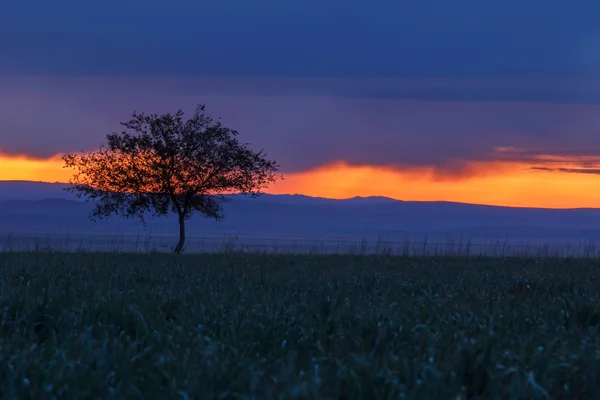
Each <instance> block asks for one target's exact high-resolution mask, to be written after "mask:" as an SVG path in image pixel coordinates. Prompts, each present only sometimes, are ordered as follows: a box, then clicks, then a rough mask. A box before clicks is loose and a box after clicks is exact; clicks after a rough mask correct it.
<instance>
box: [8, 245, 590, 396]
mask: <svg viewBox="0 0 600 400" xmlns="http://www.w3.org/2000/svg"><path fill="white" fill-rule="evenodd" d="M599 268H600V262H599V261H598V260H597V259H591V258H590V259H583V258H582V259H573V258H564V257H561V258H552V257H547V258H539V257H537V258H536V257H528V258H515V257H496V258H492V257H402V256H390V255H316V254H306V255H291V254H258V253H217V254H190V255H181V256H176V255H171V254H160V253H157V254H140V253H137V254H134V253H100V252H98V253H93V252H81V253H76V252H71V253H61V252H54V251H42V250H40V251H31V252H16V251H9V252H0V312H2V327H1V329H0V334H1V336H0V388H1V389H0V391H1V393H0V397H2V398H7V399H13V398H19V399H56V398H59V399H67V400H68V399H97V398H106V399H109V398H113V399H124V398H143V399H301V398H303V399H476V398H485V399H507V398H518V399H587V398H595V396H597V394H598V393H600V380H599V379H598V376H600V343H599V339H600V334H599V329H600V309H599V305H600V274H599V273H598V271H599Z"/></svg>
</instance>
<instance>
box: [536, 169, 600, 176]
mask: <svg viewBox="0 0 600 400" xmlns="http://www.w3.org/2000/svg"><path fill="white" fill-rule="evenodd" d="M530 170H532V171H546V172H566V173H569V174H593V175H600V168H548V167H531V168H530Z"/></svg>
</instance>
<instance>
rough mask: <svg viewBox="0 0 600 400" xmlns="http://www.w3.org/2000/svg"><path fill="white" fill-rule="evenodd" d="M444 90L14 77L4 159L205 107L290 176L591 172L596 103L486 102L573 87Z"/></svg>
mask: <svg viewBox="0 0 600 400" xmlns="http://www.w3.org/2000/svg"><path fill="white" fill-rule="evenodd" d="M440 82H441V83H443V84H440V85H441V86H442V87H444V90H442V91H441V92H436V90H435V89H434V88H435V85H434V84H433V83H432V82H431V81H425V82H423V81H419V80H416V81H411V80H394V79H390V81H389V86H390V87H392V88H393V91H394V93H395V95H393V96H388V97H383V98H377V97H374V96H373V95H369V94H367V95H365V93H375V92H376V91H377V90H379V89H380V88H384V87H385V86H386V84H385V83H386V82H385V80H373V79H354V80H339V79H337V80H336V79H331V80H328V79H315V80H313V79H290V80H285V79H249V78H235V79H234V78H231V79H229V78H215V79H212V78H203V79H199V78H194V79H192V78H180V79H175V78H66V77H63V78H60V77H48V78H43V77H37V78H29V77H10V78H5V79H0V88H1V89H0V103H1V104H2V105H3V107H1V108H0V149H2V150H3V151H5V152H7V153H11V154H19V153H25V154H28V155H31V156H35V157H48V156H51V155H53V154H57V153H64V152H71V151H79V150H87V149H91V148H95V147H96V146H97V145H98V144H100V143H101V142H102V141H103V139H104V137H105V135H106V134H108V133H111V132H113V131H115V130H120V129H121V126H120V125H119V121H124V120H126V119H128V118H129V116H130V115H131V112H132V111H133V110H138V111H143V112H147V113H148V112H157V113H163V112H174V111H176V110H177V109H179V108H183V109H184V110H185V111H186V112H192V111H193V109H194V108H195V106H196V104H197V103H204V104H207V110H208V111H209V112H210V113H212V114H213V115H215V116H219V117H222V121H223V122H224V123H225V124H226V125H227V126H230V127H231V128H234V129H237V130H238V131H240V134H241V136H240V137H241V139H242V140H243V141H246V142H250V143H251V144H252V146H254V147H258V148H264V149H265V150H266V151H267V152H268V154H269V156H271V157H273V158H274V159H276V160H277V161H279V162H280V163H281V165H282V167H283V169H284V171H285V172H287V173H290V172H298V171H305V170H309V169H312V168H316V167H318V166H322V165H327V164H331V163H333V162H339V161H343V162H346V163H349V164H351V165H357V166H360V165H373V166H390V167H394V168H399V169H403V170H410V169H414V168H416V169H418V168H423V167H427V168H431V171H432V173H433V174H434V176H435V177H436V179H441V180H443V179H450V180H456V179H463V178H466V177H469V176H473V175H481V174H486V172H485V171H483V170H481V167H480V166H479V165H478V164H477V163H478V162H495V161H498V162H501V163H504V164H506V163H513V164H519V163H527V164H535V165H538V166H546V167H552V168H555V167H560V168H563V167H564V168H571V167H574V168H593V167H594V166H597V165H599V164H598V157H600V135H598V132H599V131H600V103H598V104H594V103H588V104H582V103H569V102H567V101H566V100H563V102H560V103H555V102H535V101H527V102H524V101H520V100H518V99H517V100H512V101H511V100H510V99H508V98H503V100H498V99H497V98H496V94H495V93H496V92H494V91H493V90H492V91H490V92H486V87H492V88H494V87H499V86H501V85H502V84H504V85H506V86H507V87H514V88H515V91H517V92H518V91H519V90H521V91H522V92H525V91H527V90H529V91H531V92H535V91H536V90H537V91H538V94H539V93H543V91H544V90H546V89H544V88H547V87H550V88H552V87H554V88H557V87H558V88H560V89H561V90H564V91H565V93H566V92H569V90H573V92H576V91H577V90H579V88H580V87H581V86H580V85H579V84H577V82H575V83H573V82H572V81H567V82H566V83H565V82H562V81H559V82H558V83H557V84H556V85H555V86H551V83H550V82H546V81H537V82H535V81H534V82H533V83H531V84H530V85H529V86H520V85H518V84H517V83H518V82H520V81H519V80H517V83H515V81H513V80H505V81H500V82H498V81H495V80H491V82H486V81H481V80H474V81H469V80H466V81H465V80H457V81H453V80H446V81H440ZM444 82H445V83H444ZM420 86H421V87H424V88H425V89H426V90H429V91H430V97H429V98H428V99H426V100H422V99H421V100H419V99H417V100H415V99H412V98H411V96H410V94H409V95H408V96H406V97H405V96H403V95H402V93H403V91H402V88H403V87H405V88H408V89H409V90H408V91H409V92H410V91H412V92H413V93H414V92H417V91H418V87H420ZM353 87H355V88H356V89H355V90H353ZM450 87H453V88H455V89H454V91H455V92H459V93H464V92H466V91H467V90H477V91H479V93H481V94H485V93H487V101H467V100H464V99H463V100H460V101H454V100H452V96H451V92H452V91H451V90H450V89H448V88H450ZM519 88H520V89H519ZM536 88H537V89H536ZM340 93H341V94H340ZM565 164H568V165H565Z"/></svg>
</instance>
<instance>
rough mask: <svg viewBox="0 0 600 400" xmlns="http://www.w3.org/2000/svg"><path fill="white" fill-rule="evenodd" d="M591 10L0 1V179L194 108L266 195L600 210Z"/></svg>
mask: <svg viewBox="0 0 600 400" xmlns="http://www.w3.org/2000/svg"><path fill="white" fill-rule="evenodd" d="M597 15H600V3H598V2H595V1H578V2H576V3H572V4H568V3H566V2H564V1H558V0H546V1H543V2H542V1H541V0H530V1H528V2H521V1H519V2H517V1H516V0H507V1H503V2H481V1H474V0H464V1H453V2H448V1H442V0H428V1H424V0H421V1H405V2H398V1H387V0H385V1H374V2H356V1H341V0H331V1H327V2H325V1H316V0H303V1H299V0H290V1H286V2H281V1H274V0H256V1H252V2H248V1H240V0H223V1H218V2H217V1H211V2H208V1H197V0H196V1H191V0H180V1H177V0H173V1H170V2H159V1H156V0H150V1H141V0H120V1H113V0H110V1H104V2H97V3H90V2H81V1H72V0H65V1H62V2H60V3H58V4H57V3H48V2H43V1H40V0H36V1H26V0H23V1H20V2H12V3H11V4H5V5H3V6H1V9H0V54H1V55H2V57H1V58H0V179H2V180H13V179H17V180H21V179H22V180H41V181H51V182H53V181H62V182H64V181H67V180H68V179H69V177H70V174H71V172H70V171H68V170H66V169H63V168H62V162H61V160H60V155H61V154H64V153H68V152H73V151H87V150H92V149H94V148H96V147H97V146H98V145H99V144H100V143H102V141H103V139H104V137H105V135H106V134H108V133H112V132H113V131H117V130H120V126H119V121H124V120H127V119H128V117H129V116H130V115H131V113H132V112H133V111H134V110H137V111H142V112H146V113H150V112H157V113H166V112H175V111H177V110H178V109H183V110H184V111H187V112H191V111H193V109H194V108H195V106H196V105H197V104H199V103H201V104H206V106H207V111H208V112H210V113H211V114H213V115H215V116H218V117H221V118H222V120H223V122H224V123H225V124H226V125H228V126H229V127H231V128H233V129H236V130H238V131H239V132H240V138H241V139H242V140H243V141H246V142H250V143H251V144H252V146H253V147H256V148H264V149H265V150H266V151H267V153H268V154H269V156H270V157H271V158H274V159H275V160H277V161H278V162H279V163H280V164H281V166H282V172H283V173H284V176H285V179H284V180H283V181H281V182H279V183H277V184H276V185H274V186H272V187H270V188H269V189H268V191H269V192H270V193H291V194H293V193H300V194H306V195H311V196H322V197H332V198H347V197H353V196H388V197H392V198H397V199H403V200H444V201H460V202H468V203H480V204H494V205H506V206H529V207H552V208H570V207H600V25H598V24H597V19H596V16H597Z"/></svg>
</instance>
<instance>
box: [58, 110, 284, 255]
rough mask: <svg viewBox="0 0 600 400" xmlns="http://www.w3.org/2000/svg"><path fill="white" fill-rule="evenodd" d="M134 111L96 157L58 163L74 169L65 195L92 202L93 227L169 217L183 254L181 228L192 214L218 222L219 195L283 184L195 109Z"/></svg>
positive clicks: (271, 167)
mask: <svg viewBox="0 0 600 400" xmlns="http://www.w3.org/2000/svg"><path fill="white" fill-rule="evenodd" d="M183 115H184V112H183V111H182V110H179V111H177V112H176V113H175V114H171V113H167V114H162V115H158V114H149V115H146V114H143V113H138V112H136V111H134V112H133V114H132V118H131V120H129V121H127V122H121V125H122V126H124V127H125V130H123V131H122V132H116V133H112V134H108V135H107V136H106V143H104V144H102V145H101V146H100V148H99V149H98V150H96V151H91V152H80V153H71V154H67V155H65V156H63V161H64V162H65V168H72V169H74V170H75V172H74V175H73V177H72V179H71V180H70V184H71V185H70V186H69V187H68V188H67V189H66V190H67V191H70V192H74V193H76V194H77V196H78V197H85V198H86V199H87V200H94V201H96V202H97V203H96V207H95V208H94V210H93V212H92V213H91V215H90V218H91V219H92V220H96V219H98V218H105V217H108V216H110V215H112V214H116V215H120V216H123V217H134V216H137V217H139V218H140V219H141V220H142V222H143V221H144V214H145V213H151V214H153V215H155V216H160V215H168V214H170V213H174V214H176V215H177V216H178V221H179V242H178V243H177V246H176V247H175V249H174V251H175V252H176V253H180V252H182V251H183V246H184V243H185V221H186V220H188V219H189V218H190V217H191V216H192V215H193V214H194V213H195V212H198V213H201V214H203V215H204V216H206V217H209V218H214V219H216V220H220V219H222V218H223V217H224V214H223V202H224V201H226V197H225V196H224V195H225V194H228V193H240V194H245V195H251V196H252V197H255V196H258V195H260V194H261V193H262V190H264V189H265V188H266V187H267V186H268V185H269V184H271V183H273V182H275V181H276V180H277V179H279V178H280V177H281V175H280V174H279V173H278V172H279V165H278V164H277V163H276V162H275V161H272V160H268V159H267V158H266V154H265V153H264V151H263V150H260V151H253V150H252V149H250V148H249V147H248V146H249V145H248V144H247V143H241V142H240V141H239V140H238V132H237V131H235V130H232V129H229V128H226V127H224V126H223V125H222V124H221V122H220V121H218V120H215V119H214V118H213V117H212V116H210V115H208V114H206V113H205V106H204V105H199V106H198V107H197V108H196V111H195V113H194V115H193V116H192V117H191V118H189V119H188V120H184V119H183Z"/></svg>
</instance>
